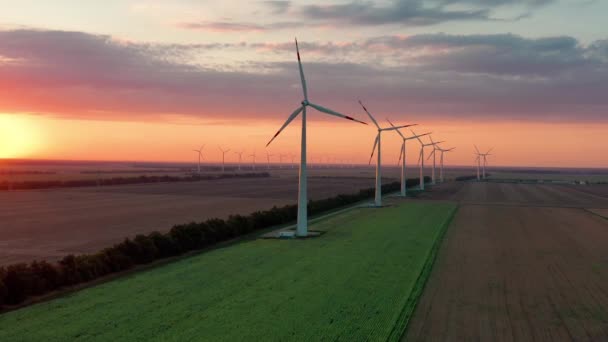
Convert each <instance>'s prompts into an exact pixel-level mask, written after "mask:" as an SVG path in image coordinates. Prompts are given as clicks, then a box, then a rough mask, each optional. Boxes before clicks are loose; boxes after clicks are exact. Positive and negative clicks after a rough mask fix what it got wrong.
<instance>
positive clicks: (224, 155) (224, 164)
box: [218, 146, 230, 172]
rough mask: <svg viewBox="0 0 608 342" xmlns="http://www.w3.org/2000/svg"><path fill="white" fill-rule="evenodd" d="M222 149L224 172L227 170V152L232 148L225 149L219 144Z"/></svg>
mask: <svg viewBox="0 0 608 342" xmlns="http://www.w3.org/2000/svg"><path fill="white" fill-rule="evenodd" d="M218 148H219V149H220V151H222V172H224V171H225V170H226V153H228V152H230V149H227V150H223V149H222V147H221V146H218Z"/></svg>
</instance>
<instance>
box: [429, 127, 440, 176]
mask: <svg viewBox="0 0 608 342" xmlns="http://www.w3.org/2000/svg"><path fill="white" fill-rule="evenodd" d="M429 139H431V142H432V143H434V142H433V137H431V136H429ZM437 144H439V143H434V144H433V152H431V154H429V157H428V158H427V159H426V160H429V159H431V156H433V171H432V173H431V184H433V185H435V183H436V177H435V168H436V167H437V154H436V153H435V151H438V150H439V149H440V148H439V146H437Z"/></svg>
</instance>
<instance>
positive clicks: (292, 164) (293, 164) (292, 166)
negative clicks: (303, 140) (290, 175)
mask: <svg viewBox="0 0 608 342" xmlns="http://www.w3.org/2000/svg"><path fill="white" fill-rule="evenodd" d="M289 158H291V168H292V169H293V168H295V167H296V163H295V162H294V160H295V159H296V155H295V154H293V153H290V154H289Z"/></svg>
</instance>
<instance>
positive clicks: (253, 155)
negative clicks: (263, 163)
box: [249, 150, 255, 171]
mask: <svg viewBox="0 0 608 342" xmlns="http://www.w3.org/2000/svg"><path fill="white" fill-rule="evenodd" d="M249 156H250V157H252V158H253V164H251V169H252V170H254V171H255V150H254V151H253V153H252V154H250V155H249Z"/></svg>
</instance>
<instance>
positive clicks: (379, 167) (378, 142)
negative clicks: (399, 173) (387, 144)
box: [359, 100, 416, 207]
mask: <svg viewBox="0 0 608 342" xmlns="http://www.w3.org/2000/svg"><path fill="white" fill-rule="evenodd" d="M359 104H360V105H361V107H363V110H364V111H365V113H367V116H369V118H370V119H371V120H372V122H373V123H374V125H376V128H377V129H378V133H377V134H376V140H374V147H373V149H372V154H371V156H370V157H369V163H370V164H371V162H372V158H373V157H374V152H376V147H377V152H378V154H377V157H378V160H377V161H376V195H375V198H374V204H375V206H376V207H381V206H382V148H381V146H382V132H384V131H394V130H397V129H399V128H405V127H410V126H415V125H416V124H412V125H403V126H396V127H395V126H392V127H386V128H382V127H380V125H378V122H377V121H376V119H374V116H373V115H372V114H371V113H370V112H369V111H368V110H367V108H365V106H364V105H363V102H361V100H359Z"/></svg>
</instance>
